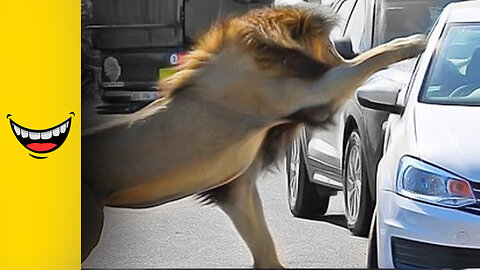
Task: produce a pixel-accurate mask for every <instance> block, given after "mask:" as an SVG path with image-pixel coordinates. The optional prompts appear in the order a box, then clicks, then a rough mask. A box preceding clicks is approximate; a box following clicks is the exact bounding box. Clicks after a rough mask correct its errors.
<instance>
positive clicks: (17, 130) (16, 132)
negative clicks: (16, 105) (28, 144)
mask: <svg viewBox="0 0 480 270" xmlns="http://www.w3.org/2000/svg"><path fill="white" fill-rule="evenodd" d="M13 129H14V130H15V134H17V136H18V135H20V128H19V127H17V126H15V125H13Z"/></svg>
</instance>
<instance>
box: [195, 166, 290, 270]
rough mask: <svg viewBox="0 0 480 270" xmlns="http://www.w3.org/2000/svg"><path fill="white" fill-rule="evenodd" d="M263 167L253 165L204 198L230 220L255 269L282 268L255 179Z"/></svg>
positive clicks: (206, 194)
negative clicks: (250, 255)
mask: <svg viewBox="0 0 480 270" xmlns="http://www.w3.org/2000/svg"><path fill="white" fill-rule="evenodd" d="M259 170H260V166H257V165H252V167H251V168H250V169H249V170H247V172H246V173H245V174H243V175H242V176H240V177H238V178H237V179H235V180H233V181H232V182H230V183H228V184H226V185H224V186H221V187H219V188H217V189H215V190H212V191H210V192H207V193H205V194H203V195H204V196H207V199H208V200H210V201H213V202H215V203H216V204H217V205H219V206H220V208H221V209H222V210H223V211H224V212H225V213H226V214H227V215H228V216H229V217H230V219H231V220H232V222H233V224H234V225H235V227H236V228H237V230H238V232H239V233H240V235H241V236H242V238H243V240H244V241H245V243H246V244H247V246H248V248H249V249H250V252H251V253H252V255H253V260H254V267H255V268H270V269H272V268H274V269H275V268H283V266H282V265H281V264H280V262H279V260H278V257H277V253H276V251H275V246H274V243H273V240H272V237H271V235H270V232H269V230H268V228H267V224H266V222H265V217H264V215H263V210H262V203H261V201H260V197H259V195H258V191H257V187H256V185H255V179H256V177H257V172H258V171H259Z"/></svg>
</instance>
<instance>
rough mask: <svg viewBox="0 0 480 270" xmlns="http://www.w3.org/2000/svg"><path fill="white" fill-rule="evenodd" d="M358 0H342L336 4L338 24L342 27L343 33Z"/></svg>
mask: <svg viewBox="0 0 480 270" xmlns="http://www.w3.org/2000/svg"><path fill="white" fill-rule="evenodd" d="M356 1H357V0H342V1H339V2H337V3H336V4H335V6H336V7H335V6H334V9H335V11H336V12H337V15H338V20H339V23H338V26H339V27H340V29H341V31H342V33H343V31H344V30H345V26H346V25H347V22H348V18H350V14H351V13H352V9H353V5H354V4H355V2H356Z"/></svg>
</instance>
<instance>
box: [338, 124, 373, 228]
mask: <svg viewBox="0 0 480 270" xmlns="http://www.w3.org/2000/svg"><path fill="white" fill-rule="evenodd" d="M356 138H358V140H357V139H356ZM354 144H358V146H359V149H360V158H361V166H362V167H361V170H362V187H361V190H360V192H361V194H360V208H359V210H358V211H359V212H358V217H357V220H355V221H353V220H351V219H350V218H349V214H348V210H347V208H348V199H347V192H346V187H347V166H348V161H349V158H350V151H351V149H352V147H353V146H354ZM343 168H344V172H343V201H344V207H345V218H346V219H347V227H348V229H349V230H350V231H351V232H352V233H353V234H354V235H357V236H367V234H368V230H369V229H370V227H369V225H370V219H371V217H372V210H373V209H371V208H372V207H371V205H372V200H371V198H370V194H369V191H368V178H367V171H366V163H365V151H364V149H363V144H362V137H361V136H360V133H359V132H358V130H357V129H354V130H353V131H352V132H351V133H350V135H349V137H348V141H347V144H346V147H345V159H344V166H343Z"/></svg>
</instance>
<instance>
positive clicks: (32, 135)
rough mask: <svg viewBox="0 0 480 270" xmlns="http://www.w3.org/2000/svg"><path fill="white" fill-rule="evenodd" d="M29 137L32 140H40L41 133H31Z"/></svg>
mask: <svg viewBox="0 0 480 270" xmlns="http://www.w3.org/2000/svg"><path fill="white" fill-rule="evenodd" d="M28 135H29V137H30V139H32V140H38V139H40V133H39V132H29V133H28Z"/></svg>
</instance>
